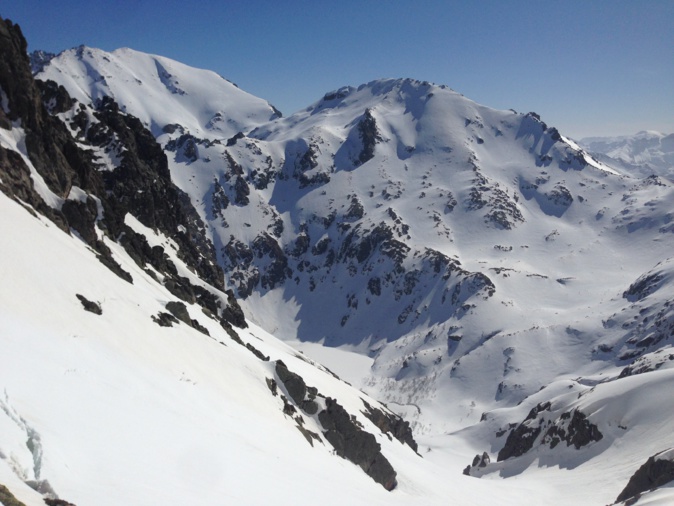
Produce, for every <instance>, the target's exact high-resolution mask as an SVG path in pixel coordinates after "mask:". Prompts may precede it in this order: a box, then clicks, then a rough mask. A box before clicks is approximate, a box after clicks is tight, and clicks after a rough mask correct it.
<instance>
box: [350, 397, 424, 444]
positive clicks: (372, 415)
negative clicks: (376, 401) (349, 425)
mask: <svg viewBox="0 0 674 506" xmlns="http://www.w3.org/2000/svg"><path fill="white" fill-rule="evenodd" d="M363 404H364V405H365V411H363V412H362V413H363V414H364V415H365V416H366V417H367V418H368V419H369V420H370V421H371V422H372V423H373V424H375V425H376V426H377V427H378V428H379V430H381V431H382V432H383V433H384V434H391V435H392V436H393V437H394V438H396V439H397V440H398V441H400V442H401V443H403V444H407V445H408V446H409V447H410V448H412V450H414V451H415V452H416V451H417V449H418V445H417V442H416V441H415V440H414V436H413V435H412V429H411V428H410V424H409V422H407V421H406V420H403V419H402V418H400V417H399V416H398V415H396V414H394V413H385V412H384V411H382V410H381V409H377V408H373V407H372V406H370V405H369V404H368V403H367V402H365V401H363Z"/></svg>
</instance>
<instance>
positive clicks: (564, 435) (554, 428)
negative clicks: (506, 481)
mask: <svg viewBox="0 0 674 506" xmlns="http://www.w3.org/2000/svg"><path fill="white" fill-rule="evenodd" d="M551 407H552V405H551V403H550V402H545V403H541V404H538V405H536V406H534V407H533V408H532V409H531V411H530V412H529V414H528V415H527V417H526V418H525V419H524V421H523V422H522V423H520V424H519V425H517V427H515V428H514V429H512V430H511V431H510V433H509V434H508V437H507V439H506V442H505V445H504V446H503V448H501V450H500V451H499V452H498V456H497V461H498V462H501V461H503V460H506V459H509V458H512V457H519V456H521V455H524V454H525V453H527V452H528V451H529V450H531V449H532V448H533V447H534V446H535V444H536V443H538V444H539V445H543V446H548V447H549V448H550V449H551V450H552V449H553V448H555V447H556V446H557V445H558V444H559V443H561V442H565V443H566V446H573V447H574V448H575V449H576V450H580V449H581V448H583V447H585V446H587V445H589V444H590V443H592V442H596V441H601V440H602V439H603V437H604V435H603V434H602V433H601V432H600V431H599V428H598V427H597V426H596V425H594V424H593V423H591V422H590V421H589V420H588V419H587V416H586V415H585V414H584V413H583V412H581V411H580V410H578V409H574V410H571V411H565V412H563V413H561V414H560V415H559V416H558V417H554V415H551ZM541 434H543V435H542V436H541Z"/></svg>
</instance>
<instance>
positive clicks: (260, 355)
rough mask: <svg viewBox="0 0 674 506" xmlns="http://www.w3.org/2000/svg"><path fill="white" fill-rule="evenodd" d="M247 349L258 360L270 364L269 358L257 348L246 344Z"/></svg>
mask: <svg viewBox="0 0 674 506" xmlns="http://www.w3.org/2000/svg"><path fill="white" fill-rule="evenodd" d="M246 348H247V349H248V350H249V351H250V352H251V353H252V354H253V355H255V356H256V357H257V358H259V359H260V360H262V361H263V362H269V357H268V356H267V355H265V354H264V353H262V352H261V351H260V350H258V349H257V348H256V347H255V346H253V345H252V344H250V343H246Z"/></svg>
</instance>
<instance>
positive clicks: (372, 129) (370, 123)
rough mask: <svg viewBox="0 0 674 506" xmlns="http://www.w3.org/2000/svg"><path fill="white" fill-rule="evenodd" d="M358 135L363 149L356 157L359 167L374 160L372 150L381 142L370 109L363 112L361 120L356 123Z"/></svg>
mask: <svg viewBox="0 0 674 506" xmlns="http://www.w3.org/2000/svg"><path fill="white" fill-rule="evenodd" d="M358 133H359V134H360V140H361V141H362V143H363V149H362V150H361V152H360V154H359V155H358V163H359V165H362V164H364V163H365V162H367V161H368V160H371V159H372V158H374V148H375V146H376V145H377V142H381V141H382V137H381V134H380V133H379V130H378V129H377V121H376V120H375V119H374V116H372V111H370V109H366V110H365V114H363V119H361V120H360V121H359V122H358Z"/></svg>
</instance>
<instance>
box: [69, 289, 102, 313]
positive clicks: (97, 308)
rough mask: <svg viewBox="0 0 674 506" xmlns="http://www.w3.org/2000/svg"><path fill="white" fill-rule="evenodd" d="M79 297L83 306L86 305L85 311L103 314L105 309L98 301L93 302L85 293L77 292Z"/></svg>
mask: <svg viewBox="0 0 674 506" xmlns="http://www.w3.org/2000/svg"><path fill="white" fill-rule="evenodd" d="M75 295H76V297H77V299H78V300H79V301H80V302H81V303H82V307H84V310H85V311H89V312H90V313H94V314H97V315H102V314H103V309H102V308H101V305H100V304H99V303H98V302H92V301H90V300H89V299H87V298H86V297H85V296H84V295H80V294H79V293H78V294H75Z"/></svg>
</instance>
